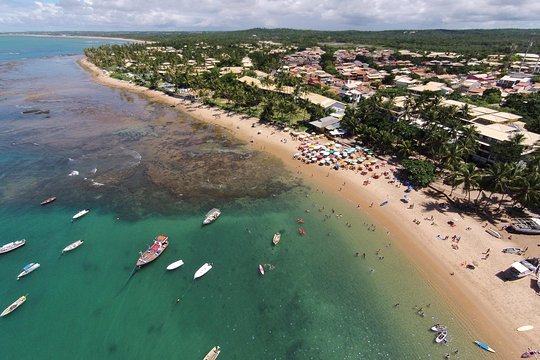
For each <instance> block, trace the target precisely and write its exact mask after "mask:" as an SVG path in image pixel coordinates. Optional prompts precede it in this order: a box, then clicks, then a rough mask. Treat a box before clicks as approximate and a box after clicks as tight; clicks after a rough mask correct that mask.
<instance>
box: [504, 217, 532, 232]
mask: <svg viewBox="0 0 540 360" xmlns="http://www.w3.org/2000/svg"><path fill="white" fill-rule="evenodd" d="M509 230H511V231H514V232H517V233H521V234H527V235H539V234H540V219H539V218H522V219H515V220H514V221H513V222H512V223H511V224H510V226H509Z"/></svg>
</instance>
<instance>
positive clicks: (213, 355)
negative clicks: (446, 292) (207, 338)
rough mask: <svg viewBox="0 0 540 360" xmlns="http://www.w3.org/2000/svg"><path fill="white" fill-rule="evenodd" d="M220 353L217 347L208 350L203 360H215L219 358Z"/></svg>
mask: <svg viewBox="0 0 540 360" xmlns="http://www.w3.org/2000/svg"><path fill="white" fill-rule="evenodd" d="M220 352H221V348H220V347H219V346H214V347H213V348H212V350H210V351H209V352H208V354H206V356H205V357H204V358H203V360H215V359H217V357H218V356H219V353H220Z"/></svg>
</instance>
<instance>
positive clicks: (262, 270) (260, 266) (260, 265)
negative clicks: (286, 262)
mask: <svg viewBox="0 0 540 360" xmlns="http://www.w3.org/2000/svg"><path fill="white" fill-rule="evenodd" d="M259 272H260V273H261V275H264V266H263V265H262V264H259Z"/></svg>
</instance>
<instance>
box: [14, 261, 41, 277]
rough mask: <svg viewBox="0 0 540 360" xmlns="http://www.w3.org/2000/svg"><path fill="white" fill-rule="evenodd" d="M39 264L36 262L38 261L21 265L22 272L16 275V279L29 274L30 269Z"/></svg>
mask: <svg viewBox="0 0 540 360" xmlns="http://www.w3.org/2000/svg"><path fill="white" fill-rule="evenodd" d="M40 266H41V265H40V264H38V263H30V264H28V265H26V266H25V267H23V272H22V273H20V274H19V276H17V280H19V279H20V278H22V277H23V276H26V275H28V274H30V273H31V272H32V271H34V270H36V269H37V268H38V267H40Z"/></svg>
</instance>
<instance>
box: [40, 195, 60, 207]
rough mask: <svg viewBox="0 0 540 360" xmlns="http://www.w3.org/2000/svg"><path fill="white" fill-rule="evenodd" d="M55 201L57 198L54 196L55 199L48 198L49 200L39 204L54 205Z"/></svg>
mask: <svg viewBox="0 0 540 360" xmlns="http://www.w3.org/2000/svg"><path fill="white" fill-rule="evenodd" d="M55 200H56V196H53V197H50V198H48V199H45V200H43V201H42V202H40V203H39V204H40V205H47V204H50V203H52V202H53V201H55Z"/></svg>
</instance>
